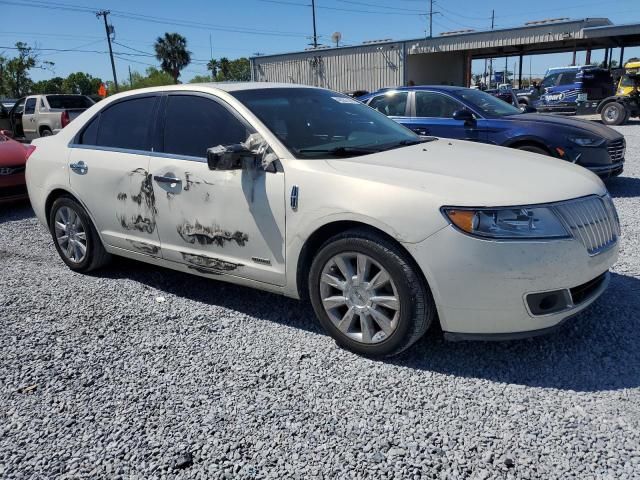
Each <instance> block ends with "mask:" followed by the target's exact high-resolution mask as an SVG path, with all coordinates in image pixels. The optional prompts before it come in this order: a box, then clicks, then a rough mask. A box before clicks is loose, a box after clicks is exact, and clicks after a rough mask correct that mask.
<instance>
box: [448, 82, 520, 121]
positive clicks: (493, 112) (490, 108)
mask: <svg viewBox="0 0 640 480" xmlns="http://www.w3.org/2000/svg"><path fill="white" fill-rule="evenodd" d="M457 94H458V95H460V97H462V98H463V99H464V100H466V101H467V102H469V103H470V104H471V105H473V106H474V107H475V108H476V110H478V111H479V112H480V113H482V114H483V116H486V117H507V116H509V115H518V114H520V113H522V111H520V109H518V108H516V107H514V106H513V105H510V104H508V103H507V102H505V101H504V100H501V99H499V98H496V97H494V96H493V95H489V94H488V93H485V92H482V91H480V90H471V89H466V90H460V91H458V92H457Z"/></svg>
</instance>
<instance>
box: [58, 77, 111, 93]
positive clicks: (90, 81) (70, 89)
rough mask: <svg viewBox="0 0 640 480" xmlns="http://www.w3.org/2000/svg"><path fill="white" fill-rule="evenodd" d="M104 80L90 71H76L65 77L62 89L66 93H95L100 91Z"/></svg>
mask: <svg viewBox="0 0 640 480" xmlns="http://www.w3.org/2000/svg"><path fill="white" fill-rule="evenodd" d="M101 84H102V80H101V79H99V78H94V77H92V76H91V75H89V74H88V73H83V72H75V73H72V74H70V75H69V76H68V77H67V78H65V79H64V82H63V84H62V89H63V92H64V93H77V94H80V95H93V94H96V93H98V89H99V88H100V85H101Z"/></svg>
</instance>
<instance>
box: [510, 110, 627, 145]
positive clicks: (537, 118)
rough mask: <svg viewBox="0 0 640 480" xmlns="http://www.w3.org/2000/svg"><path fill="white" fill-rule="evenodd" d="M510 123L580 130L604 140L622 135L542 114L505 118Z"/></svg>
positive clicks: (611, 129)
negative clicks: (527, 123) (528, 123)
mask: <svg viewBox="0 0 640 480" xmlns="http://www.w3.org/2000/svg"><path fill="white" fill-rule="evenodd" d="M503 119H507V120H509V121H512V122H530V123H534V124H538V125H539V124H544V125H549V126H551V127H553V128H554V129H558V128H562V127H565V128H567V129H571V130H572V131H574V132H575V130H582V131H584V132H585V133H588V134H589V135H591V136H595V137H598V138H600V137H602V138H604V139H606V140H617V139H619V138H622V134H621V133H619V132H617V131H615V130H614V129H613V128H609V127H607V126H606V125H602V124H599V123H595V122H591V121H588V120H580V119H577V118H572V117H561V116H557V115H545V114H543V113H523V114H520V115H512V116H509V117H505V118H503Z"/></svg>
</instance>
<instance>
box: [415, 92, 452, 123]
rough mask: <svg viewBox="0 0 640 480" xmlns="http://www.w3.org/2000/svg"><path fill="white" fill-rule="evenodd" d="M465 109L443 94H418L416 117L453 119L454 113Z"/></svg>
mask: <svg viewBox="0 0 640 480" xmlns="http://www.w3.org/2000/svg"><path fill="white" fill-rule="evenodd" d="M463 108H464V107H463V105H462V104H460V103H458V102H456V101H455V100H454V99H453V98H451V97H448V96H446V95H443V94H441V93H436V92H416V117H430V118H451V117H453V112H455V111H456V110H462V109H463Z"/></svg>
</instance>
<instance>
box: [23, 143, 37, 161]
mask: <svg viewBox="0 0 640 480" xmlns="http://www.w3.org/2000/svg"><path fill="white" fill-rule="evenodd" d="M24 149H25V150H26V151H27V152H26V153H25V154H24V159H25V160H29V157H30V156H31V154H32V153H33V152H35V151H36V146H35V145H25V146H24Z"/></svg>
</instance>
